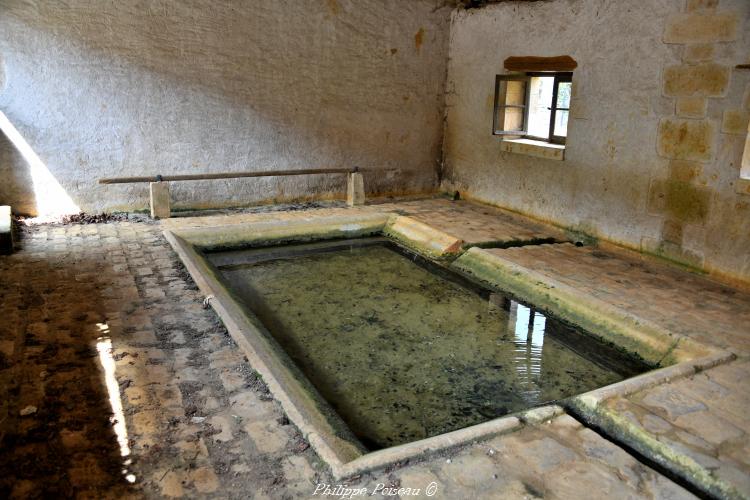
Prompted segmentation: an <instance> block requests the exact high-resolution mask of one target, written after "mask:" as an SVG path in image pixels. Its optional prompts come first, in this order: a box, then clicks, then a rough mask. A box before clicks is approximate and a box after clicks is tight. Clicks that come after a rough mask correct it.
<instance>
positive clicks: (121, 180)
mask: <svg viewBox="0 0 750 500" xmlns="http://www.w3.org/2000/svg"><path fill="white" fill-rule="evenodd" d="M393 170H395V169H374V168H369V169H368V168H364V169H360V168H356V167H355V168H315V169H302V170H266V171H260V172H220V173H209V174H177V175H150V176H142V177H110V178H105V179H99V184H130V183H137V182H160V181H166V182H171V181H206V180H212V179H237V178H240V177H275V176H284V175H316V174H349V173H352V172H372V171H378V172H390V171H393Z"/></svg>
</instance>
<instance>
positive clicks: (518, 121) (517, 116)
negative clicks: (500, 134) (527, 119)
mask: <svg viewBox="0 0 750 500" xmlns="http://www.w3.org/2000/svg"><path fill="white" fill-rule="evenodd" d="M522 129H523V108H505V124H504V126H503V130H522Z"/></svg>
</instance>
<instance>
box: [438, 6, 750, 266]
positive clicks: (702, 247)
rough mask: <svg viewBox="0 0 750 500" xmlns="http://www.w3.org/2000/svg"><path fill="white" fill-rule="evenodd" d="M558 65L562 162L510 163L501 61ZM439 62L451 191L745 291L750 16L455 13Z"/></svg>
mask: <svg viewBox="0 0 750 500" xmlns="http://www.w3.org/2000/svg"><path fill="white" fill-rule="evenodd" d="M559 55H569V56H572V57H573V58H574V59H575V60H576V61H577V62H578V67H577V68H576V70H575V71H574V72H573V98H572V104H571V120H570V122H569V125H568V133H569V135H568V143H567V146H566V151H565V160H564V161H562V162H559V161H546V160H540V159H538V158H531V157H528V156H524V155H520V154H514V153H509V152H506V151H504V148H503V147H502V145H501V141H500V140H499V138H498V137H493V136H492V135H491V127H492V106H493V90H494V89H493V81H494V76H495V75H496V74H499V73H503V72H504V70H503V64H502V61H503V60H504V59H505V58H507V57H510V56H559ZM449 56H450V60H449V66H448V81H447V92H446V103H447V104H446V110H447V113H446V129H445V138H444V180H443V187H444V188H445V189H450V190H454V189H456V190H459V191H462V192H464V193H465V194H466V195H467V196H469V197H474V198H476V199H480V200H483V201H487V202H490V203H494V204H497V205H501V206H504V207H507V208H510V209H514V210H517V211H519V212H523V213H526V214H529V215H532V216H535V217H538V218H541V219H545V220H548V221H552V222H554V223H556V224H559V225H561V226H565V227H568V228H572V229H576V230H581V231H584V232H587V233H590V234H593V235H595V236H598V237H601V238H605V239H608V240H611V241H614V242H617V243H620V244H623V245H626V246H629V247H632V248H636V249H640V250H644V251H647V252H652V253H657V254H661V255H663V256H666V257H668V258H670V259H674V260H677V261H679V262H683V263H685V264H689V265H691V266H695V267H699V268H703V269H705V270H707V271H710V272H713V273H716V274H717V275H722V276H724V277H727V278H731V279H737V280H740V281H750V196H748V194H743V193H742V192H738V191H741V189H739V187H740V184H739V179H740V165H741V156H742V151H743V147H744V142H745V138H746V135H747V130H748V129H747V127H748V113H749V112H750V71H749V70H747V69H739V68H737V67H736V66H737V65H738V64H747V63H748V62H750V3H748V2H747V1H745V0H650V1H649V2H647V5H645V6H641V7H638V8H635V7H634V4H633V3H632V2H610V1H606V0H575V1H568V2H507V3H505V2H503V3H499V4H494V5H489V6H487V7H485V8H482V9H473V10H467V11H457V12H456V13H455V14H454V17H453V22H452V27H451V43H450V48H449ZM748 192H749V193H750V191H748Z"/></svg>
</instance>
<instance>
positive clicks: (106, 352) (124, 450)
mask: <svg viewBox="0 0 750 500" xmlns="http://www.w3.org/2000/svg"><path fill="white" fill-rule="evenodd" d="M96 326H97V328H99V332H100V333H101V334H102V336H101V337H99V338H98V339H97V343H96V350H97V351H99V361H100V362H101V364H102V368H103V369H104V380H105V383H106V385H107V393H108V394H109V404H110V406H111V407H112V413H113V417H112V419H111V420H112V427H113V428H114V430H115V434H116V435H117V442H118V444H119V445H120V455H121V456H122V457H123V458H124V459H125V461H124V462H123V465H125V466H126V467H127V466H128V465H130V459H129V458H127V457H128V456H129V455H130V446H129V445H128V429H127V427H126V426H125V414H124V413H123V411H122V400H121V399H120V386H119V384H118V383H117V379H116V378H115V358H114V357H112V340H111V339H110V338H109V337H108V336H107V334H109V325H107V324H106V323H97V324H96ZM122 474H123V475H124V476H125V480H126V481H128V482H129V483H134V482H135V475H134V474H131V473H129V472H128V469H127V468H124V469H123V470H122Z"/></svg>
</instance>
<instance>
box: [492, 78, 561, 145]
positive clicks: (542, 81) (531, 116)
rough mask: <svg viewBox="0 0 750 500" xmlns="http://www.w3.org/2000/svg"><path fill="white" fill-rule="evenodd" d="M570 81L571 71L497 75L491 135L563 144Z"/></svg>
mask: <svg viewBox="0 0 750 500" xmlns="http://www.w3.org/2000/svg"><path fill="white" fill-rule="evenodd" d="M572 81H573V73H572V72H549V71H545V72H527V73H521V74H510V75H497V76H496V77H495V104H494V114H493V123H492V134H493V135H499V136H503V137H504V138H508V139H511V138H522V139H529V140H534V141H542V142H547V143H551V144H565V142H566V139H567V136H568V119H569V115H570V98H571V91H572Z"/></svg>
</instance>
